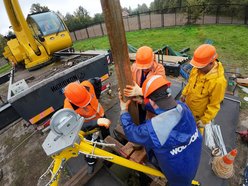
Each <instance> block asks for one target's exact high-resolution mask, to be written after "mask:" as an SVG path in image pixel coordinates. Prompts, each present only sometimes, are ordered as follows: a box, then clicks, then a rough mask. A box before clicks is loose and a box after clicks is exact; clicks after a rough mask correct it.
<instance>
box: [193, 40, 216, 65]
mask: <svg viewBox="0 0 248 186" xmlns="http://www.w3.org/2000/svg"><path fill="white" fill-rule="evenodd" d="M217 57H218V54H217V53H216V49H215V47H214V46H213V45H209V44H203V45H200V46H199V47H198V48H197V49H196V50H195V52H194V56H193V59H192V60H191V61H190V64H191V65H192V66H194V67H196V68H203V67H205V66H207V65H208V64H209V63H211V62H213V61H215V60H216V59H217Z"/></svg>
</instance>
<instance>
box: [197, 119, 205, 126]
mask: <svg viewBox="0 0 248 186" xmlns="http://www.w3.org/2000/svg"><path fill="white" fill-rule="evenodd" d="M196 125H197V127H198V128H205V125H204V124H203V122H202V121H201V120H198V121H197V122H196Z"/></svg>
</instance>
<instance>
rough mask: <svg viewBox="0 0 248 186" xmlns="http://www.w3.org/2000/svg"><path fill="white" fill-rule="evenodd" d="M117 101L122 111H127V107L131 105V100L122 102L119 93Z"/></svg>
mask: <svg viewBox="0 0 248 186" xmlns="http://www.w3.org/2000/svg"><path fill="white" fill-rule="evenodd" d="M119 100H120V107H121V110H122V111H127V110H128V106H129V104H130V103H131V100H128V101H127V102H124V101H123V98H122V95H121V92H120V91H119Z"/></svg>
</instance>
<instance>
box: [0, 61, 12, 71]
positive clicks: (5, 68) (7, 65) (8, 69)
mask: <svg viewBox="0 0 248 186" xmlns="http://www.w3.org/2000/svg"><path fill="white" fill-rule="evenodd" d="M10 69H11V65H10V64H9V63H7V64H5V65H3V66H1V67H0V74H4V73H6V72H8V71H10Z"/></svg>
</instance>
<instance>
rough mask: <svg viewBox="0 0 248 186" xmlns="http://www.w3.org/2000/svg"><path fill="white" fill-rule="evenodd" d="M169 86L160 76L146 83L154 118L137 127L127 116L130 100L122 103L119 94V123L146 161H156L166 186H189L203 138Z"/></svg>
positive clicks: (145, 86)
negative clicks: (170, 91)
mask: <svg viewBox="0 0 248 186" xmlns="http://www.w3.org/2000/svg"><path fill="white" fill-rule="evenodd" d="M169 85H170V82H169V81H167V80H166V79H165V78H164V77H162V76H160V75H153V76H151V77H149V78H148V79H146V80H145V82H144V83H143V86H142V92H143V96H144V99H145V100H147V101H146V102H147V104H146V108H147V109H149V110H150V111H153V112H154V113H155V114H156V116H155V117H153V118H152V119H149V120H146V121H145V122H144V123H142V124H140V125H135V124H134V123H133V121H132V118H131V115H130V114H129V113H128V105H129V103H130V100H129V101H127V102H124V101H123V99H122V95H121V94H120V93H119V99H120V106H121V117H120V120H121V123H122V126H123V129H124V132H125V135H126V137H127V138H128V140H129V141H131V142H134V143H138V144H141V145H143V146H144V147H145V149H146V152H147V156H148V159H149V160H150V161H151V162H153V163H154V162H157V165H158V167H159V168H160V169H161V171H162V172H163V173H164V174H165V176H166V178H167V179H168V183H169V186H191V181H192V180H193V179H194V177H195V175H196V171H197V168H198V165H199V162H200V155H201V143H202V136H201V134H200V133H199V131H198V129H197V126H196V123H195V120H194V117H193V115H192V113H191V111H190V109H189V108H188V107H187V106H186V105H185V104H184V103H181V102H176V101H175V100H174V99H173V98H172V96H171V95H170V93H169V91H168V87H169Z"/></svg>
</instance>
